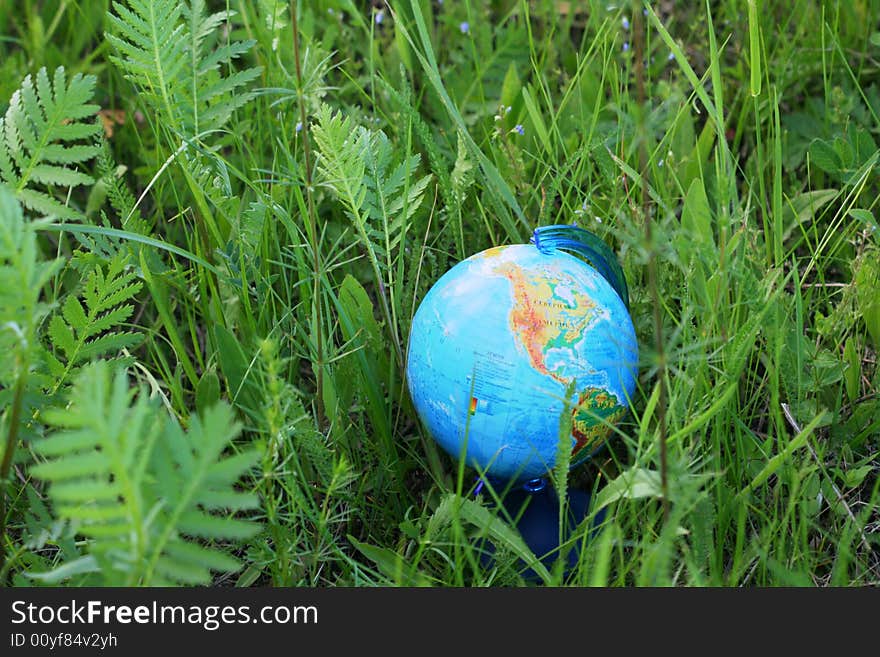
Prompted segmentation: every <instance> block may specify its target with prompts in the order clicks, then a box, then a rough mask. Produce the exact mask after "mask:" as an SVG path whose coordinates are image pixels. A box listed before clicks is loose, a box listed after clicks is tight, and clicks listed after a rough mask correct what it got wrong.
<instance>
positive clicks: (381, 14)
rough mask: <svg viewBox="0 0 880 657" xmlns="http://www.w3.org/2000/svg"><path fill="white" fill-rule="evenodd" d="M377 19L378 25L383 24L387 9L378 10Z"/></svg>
mask: <svg viewBox="0 0 880 657" xmlns="http://www.w3.org/2000/svg"><path fill="white" fill-rule="evenodd" d="M375 20H376V25H381V24H382V21H383V20H385V10H384V9H380V10H379V11H377V12H376V18H375Z"/></svg>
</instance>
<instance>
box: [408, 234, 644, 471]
mask: <svg viewBox="0 0 880 657" xmlns="http://www.w3.org/2000/svg"><path fill="white" fill-rule="evenodd" d="M539 230H540V229H539ZM407 354H408V356H407V381H408V387H409V392H410V396H411V398H412V401H413V404H414V406H415V410H416V412H417V414H418V416H419V418H420V419H421V421H422V422H423V424H424V426H425V427H426V429H427V431H428V432H429V433H430V435H431V436H432V437H433V438H434V440H436V441H437V443H439V445H440V446H441V447H442V448H443V449H444V450H445V451H446V452H447V453H449V454H450V455H451V456H452V457H453V458H456V459H458V458H460V457H462V456H463V457H464V458H465V459H466V463H467V464H468V465H470V466H473V467H475V468H476V469H477V470H478V471H479V472H481V473H482V474H484V475H486V476H488V477H490V478H497V479H504V480H516V481H525V480H529V479H534V478H537V477H541V476H543V475H545V474H546V473H547V471H548V470H550V469H552V468H553V467H554V464H555V462H556V458H557V453H558V451H559V450H560V448H562V449H571V452H572V454H571V465H572V466H574V465H577V464H578V463H581V462H583V461H584V460H585V459H587V458H588V457H589V456H590V455H591V454H593V453H594V452H595V451H596V450H597V449H598V448H599V447H601V445H602V444H603V443H604V442H605V440H606V439H607V438H608V437H609V435H610V434H611V433H612V432H613V428H612V427H613V426H614V424H615V423H617V422H619V421H620V420H621V419H622V418H623V416H624V415H625V414H626V412H627V409H628V405H629V401H630V399H631V398H632V395H633V392H634V389H635V377H636V366H637V362H638V346H637V342H636V336H635V331H634V330H633V325H632V320H631V319H630V315H629V312H628V310H627V308H626V305H625V304H624V302H623V301H622V300H621V298H620V296H618V294H617V292H616V291H615V289H614V288H613V287H612V286H611V284H609V282H608V281H607V280H606V279H605V278H603V276H602V275H600V274H599V272H598V271H596V269H594V268H593V267H591V266H590V265H589V264H587V263H586V262H585V261H584V260H582V259H580V258H578V257H576V256H574V255H572V254H570V253H567V252H564V251H562V250H557V249H550V250H549V251H548V249H540V250H539V249H538V248H537V247H536V246H534V245H524V244H520V245H511V246H500V247H495V248H491V249H488V250H486V251H483V252H481V253H478V254H476V255H473V256H471V257H469V258H467V259H466V260H463V261H462V262H460V263H458V264H457V265H455V266H454V267H453V268H452V269H450V270H449V271H448V272H446V273H445V274H444V275H443V276H442V277H441V278H440V279H439V280H438V281H437V283H436V284H435V285H434V286H433V287H432V288H431V289H430V290H429V291H428V293H427V295H425V298H424V299H423V300H422V302H421V304H420V305H419V307H418V310H417V311H416V313H415V316H414V318H413V323H412V328H411V332H410V336H409V347H408V351H407ZM565 414H568V415H569V417H570V421H571V429H572V430H571V435H570V436H569V437H568V438H567V439H568V442H569V445H565V444H564V443H560V440H561V437H560V435H561V431H560V427H561V426H562V425H561V422H562V420H563V419H565V418H564V415H565ZM562 439H563V440H564V439H565V437H564V436H563V437H562Z"/></svg>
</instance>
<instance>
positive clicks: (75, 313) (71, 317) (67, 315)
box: [52, 295, 89, 331]
mask: <svg viewBox="0 0 880 657" xmlns="http://www.w3.org/2000/svg"><path fill="white" fill-rule="evenodd" d="M62 316H63V317H64V319H66V320H67V323H68V324H69V325H70V327H71V328H72V329H73V330H74V331H82V330H83V329H85V328H86V327H87V326H88V325H89V318H88V317H86V311H85V309H84V308H83V307H82V304H81V303H80V302H79V299H77V298H76V297H75V296H73V295H71V296H69V297H67V301H65V302H64V307H63V308H62ZM57 317H58V316H57V315H56V316H55V317H53V318H52V319H55V318H57Z"/></svg>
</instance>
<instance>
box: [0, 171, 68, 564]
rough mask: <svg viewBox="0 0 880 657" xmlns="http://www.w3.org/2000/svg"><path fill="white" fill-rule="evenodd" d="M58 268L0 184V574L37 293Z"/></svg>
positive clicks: (41, 307) (42, 308) (33, 349)
mask: <svg viewBox="0 0 880 657" xmlns="http://www.w3.org/2000/svg"><path fill="white" fill-rule="evenodd" d="M61 264H62V261H61V259H54V260H49V261H45V260H44V259H43V258H42V257H41V256H40V251H39V248H38V246H37V234H36V230H35V225H34V224H32V223H28V222H26V221H25V219H24V214H23V213H22V211H21V206H20V205H19V203H18V201H16V200H15V197H14V196H13V194H12V191H11V190H9V189H8V188H7V187H6V186H5V185H3V184H0V385H2V390H0V410H2V412H3V416H2V422H0V428H2V430H3V433H4V434H5V435H4V442H3V454H2V461H0V573H2V572H4V565H5V560H6V540H7V539H6V518H7V509H6V494H7V490H6V489H7V486H8V483H9V473H10V468H11V467H12V459H13V454H14V452H15V449H16V446H17V444H18V440H19V435H20V431H21V427H22V425H23V424H24V422H25V419H26V418H25V417H24V415H23V408H24V397H25V393H26V391H27V389H28V386H29V383H30V382H29V379H30V374H31V370H32V368H33V366H34V363H35V361H36V359H37V356H38V349H39V347H38V345H39V342H38V340H37V333H38V329H39V326H40V324H41V322H42V321H43V319H44V318H45V316H46V315H47V313H48V312H49V309H50V307H49V305H48V304H46V303H44V302H43V301H42V293H43V288H44V287H45V285H46V284H47V283H48V282H49V281H50V280H51V278H52V276H53V275H54V274H55V272H57V271H58V269H59V268H60V267H61ZM10 392H11V396H10Z"/></svg>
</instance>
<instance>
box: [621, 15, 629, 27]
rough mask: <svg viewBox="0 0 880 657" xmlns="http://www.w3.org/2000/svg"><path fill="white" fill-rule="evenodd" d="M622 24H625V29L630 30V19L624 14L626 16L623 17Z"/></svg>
mask: <svg viewBox="0 0 880 657" xmlns="http://www.w3.org/2000/svg"><path fill="white" fill-rule="evenodd" d="M620 24H621V25H622V26H623V29H624V30H628V29H629V19H628V18H627V17H626V16H624V17H623V18H622V19H621V21H620Z"/></svg>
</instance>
